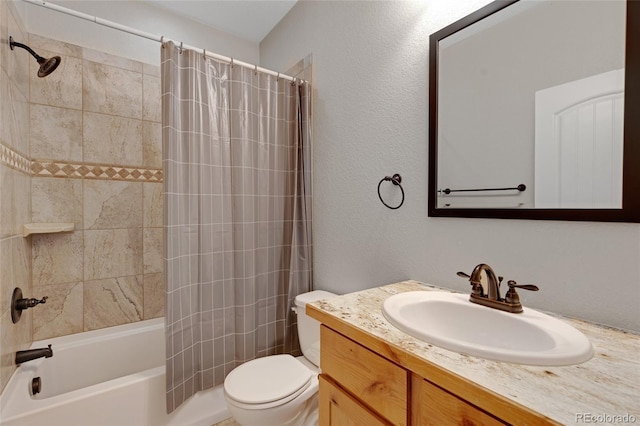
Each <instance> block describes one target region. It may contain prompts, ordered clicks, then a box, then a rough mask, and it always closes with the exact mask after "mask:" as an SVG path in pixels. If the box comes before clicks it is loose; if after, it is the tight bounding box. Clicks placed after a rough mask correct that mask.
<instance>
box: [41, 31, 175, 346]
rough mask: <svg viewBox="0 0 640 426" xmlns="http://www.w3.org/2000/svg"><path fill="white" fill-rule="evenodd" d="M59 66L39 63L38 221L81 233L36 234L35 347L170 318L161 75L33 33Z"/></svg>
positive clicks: (154, 69)
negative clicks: (42, 70) (38, 298)
mask: <svg viewBox="0 0 640 426" xmlns="http://www.w3.org/2000/svg"><path fill="white" fill-rule="evenodd" d="M29 41H30V44H31V46H32V47H33V49H34V50H36V51H37V52H39V54H40V55H43V56H47V57H48V56H52V55H60V56H61V57H62V63H61V65H60V67H59V69H58V70H56V71H55V72H54V73H53V74H51V75H49V76H48V77H47V78H43V79H40V78H38V77H37V76H36V63H35V61H32V62H31V70H30V73H29V75H30V78H31V82H30V84H31V98H30V106H31V110H30V116H29V123H30V126H31V129H32V130H31V135H30V143H31V153H32V155H31V160H32V173H33V177H32V183H31V203H32V209H33V212H32V220H33V222H73V223H74V224H75V231H74V232H70V233H61V234H44V235H34V236H32V237H31V238H32V243H33V249H32V262H33V286H34V293H37V294H38V295H48V296H49V300H48V301H47V303H46V305H42V306H39V307H38V308H37V309H35V310H34V316H33V339H34V340H40V339H46V338H49V337H54V336H60V335H66V334H72V333H79V332H82V331H88V330H94V329H99V328H104V327H110V326H114V325H119V324H125V323H130V322H135V321H140V320H143V319H150V318H155V317H159V316H162V315H163V314H164V310H163V309H164V286H163V279H162V183H161V179H162V176H161V169H162V155H161V154H162V153H161V149H162V148H161V124H160V121H161V116H160V70H159V67H158V66H152V65H147V64H143V63H141V62H137V61H133V60H129V59H124V58H121V57H117V56H112V55H109V54H105V53H101V52H97V51H95V50H91V49H86V48H82V47H79V46H76V45H71V44H68V43H63V42H59V41H55V40H51V39H47V38H44V37H41V36H37V35H33V34H32V35H31V36H30V38H29Z"/></svg>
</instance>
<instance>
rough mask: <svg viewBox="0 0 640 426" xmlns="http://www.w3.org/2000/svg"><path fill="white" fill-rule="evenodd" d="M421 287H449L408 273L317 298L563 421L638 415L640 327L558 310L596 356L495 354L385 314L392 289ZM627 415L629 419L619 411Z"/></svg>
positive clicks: (343, 316) (383, 336)
mask: <svg viewBox="0 0 640 426" xmlns="http://www.w3.org/2000/svg"><path fill="white" fill-rule="evenodd" d="M416 290H425V291H434V290H436V291H450V290H446V289H442V288H438V287H434V286H429V285H427V284H423V283H420V282H417V281H403V282H400V283H395V284H389V285H385V286H381V287H376V288H372V289H368V290H363V291H360V292H356V293H350V294H345V295H342V296H338V297H335V298H331V299H327V300H323V301H318V302H314V303H311V305H313V306H314V307H315V308H316V309H318V310H320V311H322V313H323V314H325V315H329V316H331V317H334V318H336V319H338V320H340V321H342V322H343V323H346V324H347V325H348V326H350V327H353V328H355V329H358V330H359V331H362V332H365V333H367V334H368V335H370V336H372V337H374V338H376V339H379V340H381V341H382V342H384V343H386V344H388V345H391V346H393V347H396V348H398V349H400V350H401V351H404V352H405V353H408V354H411V355H413V356H415V357H418V358H420V359H423V360H425V361H426V362H428V363H431V364H435V365H437V366H438V367H441V368H442V369H444V370H447V371H449V372H451V373H453V374H455V375H458V376H460V377H462V378H464V379H467V380H469V381H472V382H474V383H476V384H478V385H480V386H482V387H484V388H486V389H488V390H490V391H492V392H494V393H496V394H498V395H500V396H502V397H504V398H507V399H509V400H511V401H515V402H517V403H519V404H520V405H522V406H524V407H526V408H528V409H530V410H533V411H535V412H537V413H540V414H542V415H544V416H546V417H548V418H549V419H552V420H554V421H557V422H559V423H563V424H576V423H577V424H583V423H607V424H625V423H635V422H638V423H640V356H639V355H638V354H640V336H639V335H637V334H633V333H629V332H625V331H621V330H617V329H613V328H609V327H604V326H601V325H596V324H593V323H589V322H586V321H580V320H576V319H571V318H566V317H561V316H558V315H553V316H555V317H557V318H560V319H562V320H564V321H566V322H567V323H569V324H571V325H572V326H574V327H575V328H577V329H578V330H580V331H581V332H583V333H584V334H585V335H586V336H587V337H588V338H589V340H590V341H591V343H592V344H593V347H594V349H595V355H594V356H593V358H592V359H591V360H589V361H587V362H585V363H582V364H578V365H573V366H566V367H547V366H545V367H534V366H526V365H518V364H512V363H507V362H498V361H489V360H485V359H481V358H477V357H473V356H468V355H462V354H458V353H456V352H452V351H449V350H446V349H441V348H438V347H436V346H433V345H431V344H428V343H425V342H423V341H421V340H418V339H416V338H413V337H411V336H409V335H407V334H405V333H404V332H402V331H400V330H398V329H397V328H395V327H394V326H392V325H391V324H390V323H389V322H388V321H387V320H386V319H385V317H384V315H383V314H382V302H383V301H384V300H385V299H386V298H388V297H389V296H392V295H394V294H397V293H402V292H406V291H416ZM625 415H627V419H626V421H625V418H623V417H619V418H617V417H615V416H625ZM590 416H592V417H590ZM598 416H599V417H598ZM629 416H631V418H630V420H631V421H629ZM633 418H635V421H633Z"/></svg>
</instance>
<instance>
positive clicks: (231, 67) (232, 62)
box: [231, 58, 233, 68]
mask: <svg viewBox="0 0 640 426" xmlns="http://www.w3.org/2000/svg"><path fill="white" fill-rule="evenodd" d="M231 68H233V58H231Z"/></svg>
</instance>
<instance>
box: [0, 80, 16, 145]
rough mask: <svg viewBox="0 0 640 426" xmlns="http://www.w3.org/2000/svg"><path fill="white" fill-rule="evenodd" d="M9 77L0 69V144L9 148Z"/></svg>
mask: <svg viewBox="0 0 640 426" xmlns="http://www.w3.org/2000/svg"><path fill="white" fill-rule="evenodd" d="M10 84H11V83H10V82H9V76H8V75H7V73H6V72H5V70H4V69H0V123H2V126H0V143H2V144H4V145H6V146H11V143H10V141H11V136H10V133H9V127H10V122H11V120H12V119H11V114H13V112H12V107H11V95H10V94H9V91H10V89H9V85H10Z"/></svg>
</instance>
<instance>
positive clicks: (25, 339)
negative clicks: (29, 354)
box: [0, 311, 32, 390]
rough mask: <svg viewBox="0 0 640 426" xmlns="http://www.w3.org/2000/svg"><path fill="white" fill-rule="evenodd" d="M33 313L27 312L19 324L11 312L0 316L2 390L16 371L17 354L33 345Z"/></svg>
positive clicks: (0, 384)
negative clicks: (12, 319)
mask: <svg viewBox="0 0 640 426" xmlns="http://www.w3.org/2000/svg"><path fill="white" fill-rule="evenodd" d="M31 324H32V322H31V312H28V311H25V312H24V313H23V314H22V317H21V318H20V321H19V322H18V323H17V324H13V322H11V312H9V311H7V312H5V313H4V314H3V315H2V316H0V390H1V389H4V387H5V386H6V384H7V383H8V382H9V379H10V378H11V375H12V374H13V372H14V371H15V369H16V365H15V357H16V352H17V351H21V350H25V349H27V348H28V347H29V345H31Z"/></svg>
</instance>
